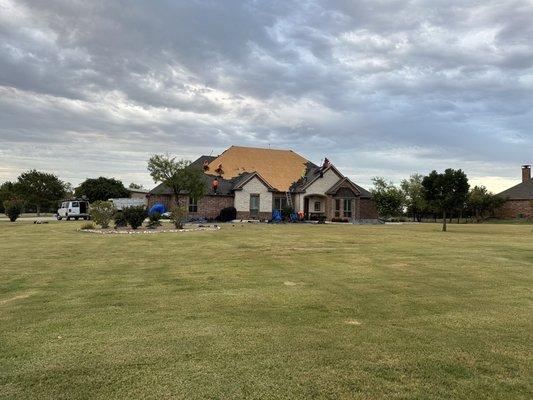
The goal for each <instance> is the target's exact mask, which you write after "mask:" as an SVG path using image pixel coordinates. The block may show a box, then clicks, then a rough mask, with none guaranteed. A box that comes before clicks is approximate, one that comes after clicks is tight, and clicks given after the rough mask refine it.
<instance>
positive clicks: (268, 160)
mask: <svg viewBox="0 0 533 400" xmlns="http://www.w3.org/2000/svg"><path fill="white" fill-rule="evenodd" d="M307 163H308V161H307V160H306V159H305V158H303V157H302V156H300V155H299V154H296V153H295V152H293V151H292V150H274V149H262V148H255V147H240V146H231V147H230V148H229V149H227V150H226V151H224V152H223V153H222V154H221V155H219V156H218V157H217V158H215V159H214V160H213V161H211V162H210V163H209V173H215V170H216V169H217V168H218V166H219V165H222V169H223V171H224V172H223V173H222V177H223V178H225V179H232V178H234V177H236V176H238V175H241V174H242V173H244V172H253V171H255V172H257V173H259V174H260V175H261V176H262V177H263V178H264V179H265V180H266V181H267V182H268V183H269V184H270V185H272V187H274V188H275V189H277V190H279V191H282V192H285V191H288V190H289V187H290V186H291V185H292V184H293V183H294V182H296V181H297V180H298V179H300V178H301V176H302V174H303V173H304V171H305V170H306V166H307Z"/></svg>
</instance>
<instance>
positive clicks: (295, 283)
mask: <svg viewBox="0 0 533 400" xmlns="http://www.w3.org/2000/svg"><path fill="white" fill-rule="evenodd" d="M283 284H284V285H285V286H299V285H303V284H304V283H303V282H291V281H285V282H283Z"/></svg>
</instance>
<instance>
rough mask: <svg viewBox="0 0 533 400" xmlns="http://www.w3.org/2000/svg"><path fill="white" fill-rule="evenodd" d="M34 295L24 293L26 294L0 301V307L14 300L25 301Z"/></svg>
mask: <svg viewBox="0 0 533 400" xmlns="http://www.w3.org/2000/svg"><path fill="white" fill-rule="evenodd" d="M34 293H35V292H26V293H20V294H17V295H16V296H13V297H10V298H9V299H4V300H0V305H4V304H7V303H9V302H11V301H15V300H21V299H27V298H28V297H30V296H31V295H32V294H34Z"/></svg>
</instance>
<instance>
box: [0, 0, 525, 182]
mask: <svg viewBox="0 0 533 400" xmlns="http://www.w3.org/2000/svg"><path fill="white" fill-rule="evenodd" d="M532 21H533V0H516V1H515V0H500V1H490V0H479V1H469V0H434V1H406V0H400V1H396V0H391V1H379V0H368V1H366V0H365V1H357V0H344V1H343V0H338V1H334V0H328V1H301V0H298V1H294V2H293V1H290V0H281V1H268V0H256V1H230V0H223V1H222V0H221V1H191V0H182V1H179V0H174V1H170V0H169V1H85V0H83V1H81V0H80V1H73V0H64V1H62V0H47V1H22V0H20V1H19V0H0V181H4V180H7V179H13V178H15V177H16V176H17V175H18V174H19V173H20V172H21V171H23V170H26V169H29V168H37V169H40V170H47V171H52V172H55V173H56V174H58V175H59V176H60V177H61V178H62V179H63V180H66V181H70V182H72V183H73V184H77V183H79V182H80V181H81V180H83V179H85V178H86V177H96V176H100V175H103V176H114V177H117V178H119V179H122V180H123V181H124V183H125V184H128V183H129V182H137V183H141V184H144V185H145V186H147V187H151V186H153V183H152V182H151V180H150V177H149V175H148V174H147V172H146V160H147V159H148V157H149V156H150V155H151V154H154V153H162V152H169V153H171V154H175V155H177V156H179V157H184V158H189V159H193V158H195V157H196V156H198V155H200V154H210V153H211V152H212V153H213V154H218V153H220V152H221V151H222V150H224V149H225V148H226V147H228V146H230V145H232V144H235V145H246V146H248V145H249V146H259V147H268V146H269V145H271V146H272V147H275V148H290V149H293V150H295V151H297V152H299V153H300V154H302V155H304V156H306V157H307V158H309V159H311V160H312V161H314V162H316V163H318V162H320V161H321V159H322V158H323V157H324V156H327V157H329V158H330V159H331V160H332V162H333V163H334V164H336V165H337V166H338V167H339V168H340V169H341V170H342V171H344V172H345V173H346V174H347V175H349V176H350V177H352V178H354V179H355V180H356V181H357V182H358V183H360V184H363V185H364V186H369V185H370V180H371V178H372V177H373V176H385V177H387V178H389V179H391V180H393V181H396V182H398V181H399V180H400V179H402V178H404V177H406V176H408V175H409V174H411V173H413V172H419V173H427V172H429V171H430V170H431V169H438V170H439V169H444V168H446V167H453V168H463V169H464V170H465V171H466V172H467V173H468V175H469V176H470V178H471V181H472V182H473V183H477V184H479V183H482V184H485V185H486V186H487V187H489V189H491V190H494V191H498V190H500V189H504V188H506V187H508V186H510V185H511V184H514V183H517V182H518V181H519V180H520V165H521V164H523V163H532V162H533V23H532Z"/></svg>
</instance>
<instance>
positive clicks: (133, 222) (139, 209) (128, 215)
mask: <svg viewBox="0 0 533 400" xmlns="http://www.w3.org/2000/svg"><path fill="white" fill-rule="evenodd" d="M123 213H124V219H125V220H126V221H127V223H128V225H129V226H131V228H132V229H137V228H138V227H139V226H141V225H142V224H143V222H144V219H145V218H146V217H147V216H148V212H147V211H146V207H145V206H134V207H128V208H125V209H124V211H123Z"/></svg>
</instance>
